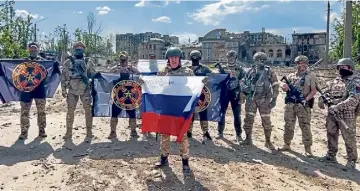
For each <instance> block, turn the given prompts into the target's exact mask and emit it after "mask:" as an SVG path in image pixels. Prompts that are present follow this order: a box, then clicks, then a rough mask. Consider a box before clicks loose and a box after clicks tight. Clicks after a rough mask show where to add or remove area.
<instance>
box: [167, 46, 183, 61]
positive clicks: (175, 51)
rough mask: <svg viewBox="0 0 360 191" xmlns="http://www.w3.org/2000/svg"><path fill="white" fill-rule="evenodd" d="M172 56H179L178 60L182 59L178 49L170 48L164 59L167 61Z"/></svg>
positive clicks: (181, 53)
mask: <svg viewBox="0 0 360 191" xmlns="http://www.w3.org/2000/svg"><path fill="white" fill-rule="evenodd" d="M173 56H179V57H180V58H182V57H183V52H182V51H181V50H180V48H178V47H170V48H168V49H167V50H166V53H165V57H166V59H169V58H170V57H173Z"/></svg>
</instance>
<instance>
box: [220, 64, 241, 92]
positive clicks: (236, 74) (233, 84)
mask: <svg viewBox="0 0 360 191" xmlns="http://www.w3.org/2000/svg"><path fill="white" fill-rule="evenodd" d="M221 68H222V69H223V72H225V73H227V74H230V80H229V87H228V88H229V90H234V89H237V88H240V89H241V84H243V79H244V77H245V75H246V72H245V70H244V69H243V67H242V66H241V65H240V63H236V64H235V66H228V65H226V66H221Z"/></svg>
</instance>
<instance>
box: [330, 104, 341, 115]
mask: <svg viewBox="0 0 360 191" xmlns="http://www.w3.org/2000/svg"><path fill="white" fill-rule="evenodd" d="M338 111H339V110H338V108H337V107H336V105H333V106H331V107H329V113H331V114H336V113H337V112H338Z"/></svg>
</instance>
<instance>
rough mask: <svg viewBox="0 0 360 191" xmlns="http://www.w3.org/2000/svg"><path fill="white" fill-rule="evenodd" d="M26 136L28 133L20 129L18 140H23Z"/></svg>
mask: <svg viewBox="0 0 360 191" xmlns="http://www.w3.org/2000/svg"><path fill="white" fill-rule="evenodd" d="M27 138H28V133H27V132H25V131H22V132H21V134H20V135H19V138H18V139H19V140H24V139H27Z"/></svg>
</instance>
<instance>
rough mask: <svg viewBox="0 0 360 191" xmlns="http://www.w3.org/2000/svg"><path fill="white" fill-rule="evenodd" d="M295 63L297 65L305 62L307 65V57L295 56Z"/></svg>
mask: <svg viewBox="0 0 360 191" xmlns="http://www.w3.org/2000/svg"><path fill="white" fill-rule="evenodd" d="M294 62H295V63H298V62H306V63H307V64H309V59H308V57H307V56H304V55H300V56H297V57H296V58H295V61H294Z"/></svg>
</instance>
